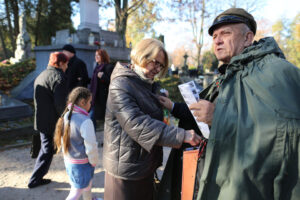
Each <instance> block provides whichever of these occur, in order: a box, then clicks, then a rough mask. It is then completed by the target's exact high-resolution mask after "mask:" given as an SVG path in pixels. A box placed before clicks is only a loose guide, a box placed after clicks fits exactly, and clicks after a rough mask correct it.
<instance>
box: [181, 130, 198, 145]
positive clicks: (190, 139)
mask: <svg viewBox="0 0 300 200" xmlns="http://www.w3.org/2000/svg"><path fill="white" fill-rule="evenodd" d="M200 141H201V138H200V136H199V135H197V133H196V132H195V131H194V130H188V131H185V135H184V141H183V142H185V143H189V144H190V145H192V146H196V145H198V144H199V143H200Z"/></svg>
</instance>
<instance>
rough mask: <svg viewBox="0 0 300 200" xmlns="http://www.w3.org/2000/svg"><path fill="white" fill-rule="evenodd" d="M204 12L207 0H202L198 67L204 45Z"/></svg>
mask: <svg viewBox="0 0 300 200" xmlns="http://www.w3.org/2000/svg"><path fill="white" fill-rule="evenodd" d="M204 13H205V0H202V8H201V24H200V33H199V43H198V45H197V68H198V67H199V66H200V63H201V60H200V58H201V50H202V46H203V25H204Z"/></svg>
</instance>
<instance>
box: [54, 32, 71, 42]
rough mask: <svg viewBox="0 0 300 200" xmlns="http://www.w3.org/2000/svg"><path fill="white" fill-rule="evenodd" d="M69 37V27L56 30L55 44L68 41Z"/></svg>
mask: <svg viewBox="0 0 300 200" xmlns="http://www.w3.org/2000/svg"><path fill="white" fill-rule="evenodd" d="M69 39H70V31H69V29H63V30H59V31H56V35H55V44H65V43H69V41H68V40H69Z"/></svg>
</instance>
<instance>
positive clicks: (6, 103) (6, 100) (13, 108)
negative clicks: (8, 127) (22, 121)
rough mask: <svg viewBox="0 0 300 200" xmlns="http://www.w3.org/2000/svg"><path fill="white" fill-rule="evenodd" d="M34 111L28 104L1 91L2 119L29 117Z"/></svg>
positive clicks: (0, 116)
mask: <svg viewBox="0 0 300 200" xmlns="http://www.w3.org/2000/svg"><path fill="white" fill-rule="evenodd" d="M32 113H33V112H32V109H31V107H30V106H29V105H28V104H25V103H23V102H21V101H19V100H16V99H13V98H10V97H8V96H6V95H5V94H2V93H0V121H8V120H16V119H19V118H24V117H29V116H32Z"/></svg>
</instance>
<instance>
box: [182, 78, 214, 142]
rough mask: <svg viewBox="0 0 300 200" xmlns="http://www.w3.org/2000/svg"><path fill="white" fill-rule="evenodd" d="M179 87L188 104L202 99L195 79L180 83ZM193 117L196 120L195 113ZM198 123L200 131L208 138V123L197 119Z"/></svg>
mask: <svg viewBox="0 0 300 200" xmlns="http://www.w3.org/2000/svg"><path fill="white" fill-rule="evenodd" d="M178 87H179V90H180V93H181V95H182V97H183V99H184V101H185V103H186V104H187V105H188V106H189V105H190V104H192V103H196V102H198V101H199V100H200V98H199V92H200V91H199V90H198V89H197V87H196V85H195V82H194V81H190V82H187V83H183V84H180V85H178ZM191 112H192V111H191ZM192 114H193V112H192ZM193 117H194V119H195V120H196V117H195V116H194V114H193ZM196 123H197V125H198V127H199V129H200V131H201V132H202V134H203V136H204V137H205V138H207V139H208V137H209V133H210V130H209V127H208V125H207V124H205V123H204V122H198V121H197V120H196Z"/></svg>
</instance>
